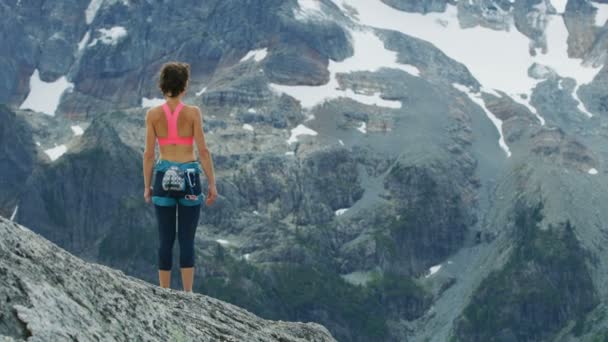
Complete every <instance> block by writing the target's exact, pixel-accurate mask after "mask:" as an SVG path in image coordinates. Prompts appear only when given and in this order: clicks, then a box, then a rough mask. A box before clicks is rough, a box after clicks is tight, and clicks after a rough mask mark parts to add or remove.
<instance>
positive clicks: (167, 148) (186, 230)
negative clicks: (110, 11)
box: [143, 62, 217, 292]
mask: <svg viewBox="0 0 608 342" xmlns="http://www.w3.org/2000/svg"><path fill="white" fill-rule="evenodd" d="M189 76H190V65H189V64H187V63H179V62H169V63H165V64H163V66H162V69H161V71H160V79H159V83H158V86H159V88H160V90H161V91H162V93H163V95H164V96H165V101H166V102H165V103H163V104H162V105H161V106H157V107H153V108H150V109H149V110H148V112H147V113H146V147H145V151H144V159H143V169H144V186H145V189H144V200H145V201H146V203H150V202H153V203H154V210H155V212H156V218H157V220H158V234H159V239H160V244H159V249H158V268H159V271H158V278H159V283H160V286H161V287H164V288H168V287H169V286H170V283H171V265H172V250H173V244H174V242H175V235H176V232H175V229H176V223H175V218H176V213H177V221H178V223H177V230H178V231H177V239H178V241H179V250H180V260H179V261H180V269H181V275H182V284H183V287H184V291H186V292H192V282H193V280H194V234H195V232H196V227H197V226H198V219H199V214H200V210H201V203H202V191H201V181H200V173H201V167H200V166H199V163H198V162H197V161H196V157H195V155H194V146H193V144H194V142H196V147H197V150H198V155H199V158H200V164H201V165H202V169H203V170H204V171H205V175H206V176H207V180H208V183H209V188H208V192H207V200H206V201H205V204H206V205H207V206H209V205H211V204H212V203H213V202H214V201H215V199H216V197H217V190H216V187H215V176H214V174H213V173H214V172H213V161H212V159H211V153H210V152H209V150H208V149H207V145H206V144H205V136H204V134H203V128H202V126H203V119H202V114H201V111H200V109H199V108H198V107H197V106H188V105H185V104H184V103H183V102H182V98H183V96H184V94H185V93H186V89H187V88H188V81H189ZM155 139H156V140H157V141H158V145H159V149H160V158H159V160H158V161H157V162H156V164H154V143H155ZM153 164H154V168H153ZM153 171H154V184H153V185H152V176H153Z"/></svg>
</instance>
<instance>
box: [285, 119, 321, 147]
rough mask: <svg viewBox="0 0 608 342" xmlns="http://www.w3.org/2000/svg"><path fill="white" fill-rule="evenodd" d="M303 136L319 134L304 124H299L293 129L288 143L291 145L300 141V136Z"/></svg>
mask: <svg viewBox="0 0 608 342" xmlns="http://www.w3.org/2000/svg"><path fill="white" fill-rule="evenodd" d="M303 134H307V135H317V132H316V131H314V130H312V129H310V128H308V127H306V126H304V125H302V124H299V125H297V126H296V127H295V128H292V129H291V136H290V137H289V139H287V143H288V144H290V145H291V144H292V143H294V142H296V141H298V138H297V137H298V135H303Z"/></svg>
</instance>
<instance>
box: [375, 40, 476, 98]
mask: <svg viewBox="0 0 608 342" xmlns="http://www.w3.org/2000/svg"><path fill="white" fill-rule="evenodd" d="M376 32H377V34H378V35H379V36H380V37H381V38H382V39H383V41H384V45H385V47H386V48H387V49H388V50H393V51H397V61H398V62H399V63H403V64H412V65H414V66H416V67H417V68H418V69H420V71H421V73H423V74H424V76H425V78H426V79H428V80H430V81H437V82H444V83H447V84H451V83H453V82H456V83H460V84H463V85H467V86H470V87H471V88H473V89H478V88H479V82H478V81H477V80H476V79H475V78H474V77H473V76H472V75H471V73H470V72H469V70H468V69H467V67H466V66H464V65H463V64H461V63H459V62H457V61H455V60H453V59H452V58H450V57H449V56H447V55H446V54H445V53H443V52H442V51H441V50H439V49H437V48H436V47H435V46H433V45H432V44H430V43H429V42H426V41H424V40H421V39H418V38H415V37H411V36H408V35H405V34H403V33H401V32H396V31H388V30H376Z"/></svg>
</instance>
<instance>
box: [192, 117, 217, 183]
mask: <svg viewBox="0 0 608 342" xmlns="http://www.w3.org/2000/svg"><path fill="white" fill-rule="evenodd" d="M195 108H196V112H197V113H196V115H195V116H194V141H195V142H196V148H197V150H198V155H199V158H200V162H201V166H202V167H203V170H204V171H205V175H206V176H207V180H208V181H209V186H210V187H215V174H214V171H213V160H212V159H211V152H210V151H209V149H208V148H207V144H206V143H205V134H204V133H203V114H202V113H201V110H200V108H198V107H195Z"/></svg>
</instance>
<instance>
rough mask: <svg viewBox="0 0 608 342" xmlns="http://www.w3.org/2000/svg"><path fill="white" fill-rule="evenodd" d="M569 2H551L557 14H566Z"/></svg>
mask: <svg viewBox="0 0 608 342" xmlns="http://www.w3.org/2000/svg"><path fill="white" fill-rule="evenodd" d="M567 3H568V0H551V6H553V7H555V10H556V11H557V13H564V12H565V11H566V4H567Z"/></svg>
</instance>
